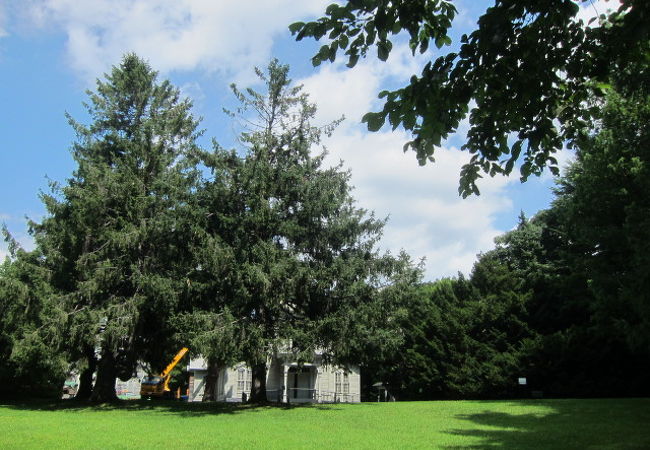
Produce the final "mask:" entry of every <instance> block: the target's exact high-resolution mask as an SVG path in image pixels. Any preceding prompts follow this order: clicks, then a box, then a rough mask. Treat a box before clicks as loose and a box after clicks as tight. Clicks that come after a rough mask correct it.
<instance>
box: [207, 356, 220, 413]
mask: <svg viewBox="0 0 650 450" xmlns="http://www.w3.org/2000/svg"><path fill="white" fill-rule="evenodd" d="M220 367H221V364H220V363H219V361H217V360H214V359H212V358H209V359H208V374H207V375H206V377H205V388H204V390H203V401H204V402H216V401H217V382H218V381H219V368H220Z"/></svg>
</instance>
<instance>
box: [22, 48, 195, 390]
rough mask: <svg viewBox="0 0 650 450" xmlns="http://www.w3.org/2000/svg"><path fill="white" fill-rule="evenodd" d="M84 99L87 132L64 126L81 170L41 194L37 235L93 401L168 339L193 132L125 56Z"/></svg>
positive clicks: (144, 70) (164, 87)
mask: <svg viewBox="0 0 650 450" xmlns="http://www.w3.org/2000/svg"><path fill="white" fill-rule="evenodd" d="M88 95H89V100H90V101H89V103H88V104H86V105H85V106H86V108H87V111H88V114H89V116H90V118H91V123H90V124H88V125H84V124H81V123H79V122H77V121H75V120H74V119H72V118H71V117H69V121H70V124H71V125H72V126H73V127H74V129H75V131H76V133H77V137H78V139H77V141H76V142H75V144H74V145H73V148H72V155H73V158H74V160H75V162H76V163H77V168H76V170H75V171H74V174H73V176H72V178H70V179H69V180H68V181H67V183H66V184H65V185H64V186H54V189H53V193H52V194H48V195H43V200H44V202H45V205H46V207H47V210H48V212H49V215H48V217H46V219H45V220H44V221H43V223H41V224H34V230H35V235H36V239H37V242H38V244H39V247H40V248H41V249H42V250H43V252H44V256H45V258H46V259H47V261H48V264H49V265H50V267H51V269H52V270H53V272H54V273H53V276H52V278H53V282H54V283H55V284H57V288H58V289H60V290H61V291H62V292H64V294H65V299H66V300H65V301H66V308H67V310H68V312H69V316H70V320H69V321H68V327H67V330H66V332H67V333H68V334H69V335H70V336H71V340H70V342H71V344H72V345H73V346H75V347H76V348H77V349H78V351H79V352H80V353H81V354H85V355H86V357H87V358H88V360H89V362H88V364H87V366H90V365H92V359H93V357H94V356H97V357H98V361H97V378H96V382H95V386H94V389H93V392H92V397H91V399H92V400H94V401H111V400H113V399H115V398H116V394H115V378H116V376H120V377H121V378H128V377H130V376H131V374H132V373H133V370H134V368H135V364H136V361H137V360H138V359H144V360H155V358H156V354H157V352H158V353H159V352H160V351H162V350H163V349H164V348H165V346H164V345H161V344H164V343H165V342H166V341H167V340H168V339H169V336H168V334H166V333H165V331H166V323H167V320H166V319H167V317H168V316H169V314H170V313H171V312H173V310H174V309H175V307H176V304H177V302H178V298H179V292H181V291H182V289H183V287H182V286H183V281H184V280H183V278H182V276H180V275H179V274H182V273H184V272H185V271H186V270H185V269H184V266H183V261H184V260H185V259H186V256H184V255H186V250H185V249H186V245H185V242H186V241H187V235H186V234H187V233H188V232H190V230H189V229H188V227H187V226H186V222H185V221H184V217H187V215H188V212H187V209H188V208H189V204H190V202H189V196H190V192H191V188H192V186H193V184H194V182H195V179H196V172H195V169H194V168H193V166H192V165H191V164H190V163H189V159H190V158H189V156H190V155H191V154H192V152H193V151H194V149H195V138H196V137H197V125H198V122H197V120H195V118H194V117H193V116H192V114H191V112H190V108H191V103H190V101H189V100H187V99H181V98H180V94H179V91H178V89H176V88H175V87H173V86H172V85H171V84H170V83H169V82H168V81H163V82H159V81H158V80H157V73H156V72H154V71H153V70H152V69H151V68H150V67H149V65H148V64H147V63H146V62H144V61H143V60H141V59H139V58H138V57H137V56H135V55H133V54H129V55H126V56H125V57H124V58H123V60H122V62H121V64H120V65H119V66H115V67H113V69H112V71H111V73H110V74H107V75H105V79H104V80H103V81H100V80H98V81H97V88H96V91H95V92H90V91H89V92H88ZM91 349H92V350H93V351H91Z"/></svg>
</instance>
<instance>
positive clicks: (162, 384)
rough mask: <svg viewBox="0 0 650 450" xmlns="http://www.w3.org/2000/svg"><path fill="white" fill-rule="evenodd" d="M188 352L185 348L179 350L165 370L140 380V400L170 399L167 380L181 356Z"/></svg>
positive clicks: (170, 394)
mask: <svg viewBox="0 0 650 450" xmlns="http://www.w3.org/2000/svg"><path fill="white" fill-rule="evenodd" d="M188 351H189V349H188V348H187V347H183V348H182V349H180V351H179V352H178V353H176V356H174V359H172V362H170V363H169V365H168V366H167V367H165V370H163V371H162V372H161V374H160V375H158V376H152V375H150V376H147V377H144V378H143V379H142V383H141V384H140V397H141V398H145V399H147V398H171V397H172V391H171V390H170V389H169V378H170V376H171V372H172V369H174V367H176V365H177V364H178V363H179V362H180V360H181V359H183V356H185V354H186V353H187V352H188Z"/></svg>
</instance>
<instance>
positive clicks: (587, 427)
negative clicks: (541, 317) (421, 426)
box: [446, 399, 650, 449]
mask: <svg viewBox="0 0 650 450" xmlns="http://www.w3.org/2000/svg"><path fill="white" fill-rule="evenodd" d="M507 405H508V407H509V408H512V410H513V413H505V412H494V411H489V410H485V411H484V412H482V413H476V414H462V415H457V416H456V417H455V418H456V419H459V420H461V421H463V422H469V426H468V427H463V428H462V429H455V430H448V431H447V433H449V434H452V435H456V436H459V437H468V438H471V442H475V443H476V444H471V445H464V446H463V447H462V448H494V447H501V448H513V449H524V448H525V449H530V448H544V449H547V448H557V449H569V448H576V449H577V448H580V449H582V448H616V449H618V448H621V449H622V448H650V427H649V426H648V424H649V423H650V399H589V400H585V399H581V400H572V399H563V400H534V401H533V400H530V401H526V400H522V401H513V402H509V403H508V404H507ZM521 407H533V408H534V409H535V410H536V412H534V413H526V414H517V412H516V409H520V410H522V409H521ZM446 448H461V447H456V446H450V447H446Z"/></svg>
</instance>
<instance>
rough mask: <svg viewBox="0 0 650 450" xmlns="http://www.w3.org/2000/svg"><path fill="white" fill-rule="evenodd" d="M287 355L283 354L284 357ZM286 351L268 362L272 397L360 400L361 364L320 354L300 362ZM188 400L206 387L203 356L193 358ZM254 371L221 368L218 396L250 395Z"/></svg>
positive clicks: (228, 398) (198, 398) (227, 399)
mask: <svg viewBox="0 0 650 450" xmlns="http://www.w3.org/2000/svg"><path fill="white" fill-rule="evenodd" d="M283 356H284V357H283ZM286 356H288V355H287V354H285V355H280V357H274V358H271V359H270V360H269V362H268V363H267V374H266V396H267V399H268V400H269V401H273V402H276V401H277V402H284V403H328V402H345V403H357V402H359V401H360V392H361V376H360V373H359V367H358V366H354V365H350V366H347V367H338V366H332V365H325V364H323V363H322V357H321V355H319V354H316V355H315V356H314V360H313V362H312V363H309V364H307V363H305V364H302V365H301V366H299V365H298V364H297V363H295V362H290V361H291V359H289V358H287V357H286ZM187 371H188V372H189V373H190V388H189V398H188V400H189V401H194V402H197V401H201V400H202V399H203V392H204V389H205V377H206V375H207V363H206V361H205V360H204V359H203V358H200V357H199V358H195V359H191V360H190V363H189V365H188V366H187ZM251 382H252V373H251V369H250V367H248V366H247V365H246V364H245V363H239V364H236V365H235V366H233V367H228V368H224V369H221V371H220V372H219V379H218V381H217V400H218V401H222V402H241V401H242V399H243V397H244V395H246V396H248V395H250V390H251Z"/></svg>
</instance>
